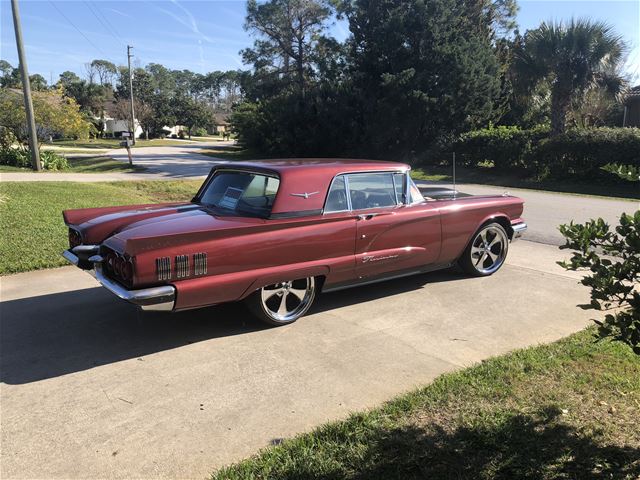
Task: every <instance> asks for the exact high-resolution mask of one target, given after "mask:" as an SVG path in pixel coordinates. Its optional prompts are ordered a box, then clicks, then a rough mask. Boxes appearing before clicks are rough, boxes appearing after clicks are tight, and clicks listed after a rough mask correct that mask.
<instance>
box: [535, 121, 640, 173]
mask: <svg viewBox="0 0 640 480" xmlns="http://www.w3.org/2000/svg"><path fill="white" fill-rule="evenodd" d="M535 156H536V161H537V162H538V163H539V164H540V165H542V166H545V167H546V168H548V169H549V173H550V174H551V175H552V176H561V175H565V174H567V173H568V174H571V175H576V176H580V177H595V176H598V174H599V173H600V169H601V168H602V167H604V166H605V165H607V164H608V163H611V162H616V163H621V164H629V165H638V164H640V129H639V128H585V129H576V130H570V131H568V132H566V133H563V134H560V135H556V136H554V137H551V138H548V139H546V140H543V141H542V142H540V145H539V146H538V147H537V149H536V152H535Z"/></svg>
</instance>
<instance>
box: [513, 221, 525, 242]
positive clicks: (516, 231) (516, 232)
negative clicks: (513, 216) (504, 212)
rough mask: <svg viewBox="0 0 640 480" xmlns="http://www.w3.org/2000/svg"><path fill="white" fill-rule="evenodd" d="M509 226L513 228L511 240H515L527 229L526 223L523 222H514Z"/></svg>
mask: <svg viewBox="0 0 640 480" xmlns="http://www.w3.org/2000/svg"><path fill="white" fill-rule="evenodd" d="M511 228H513V237H512V238H511V241H512V242H515V241H516V240H517V239H518V238H520V237H521V236H522V235H523V234H524V232H526V231H527V224H526V223H524V222H520V223H514V224H512V225H511Z"/></svg>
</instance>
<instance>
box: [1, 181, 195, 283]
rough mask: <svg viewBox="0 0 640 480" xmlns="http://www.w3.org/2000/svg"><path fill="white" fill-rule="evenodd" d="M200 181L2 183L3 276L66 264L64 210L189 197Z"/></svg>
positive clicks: (183, 199) (189, 198)
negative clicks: (63, 253)
mask: <svg viewBox="0 0 640 480" xmlns="http://www.w3.org/2000/svg"><path fill="white" fill-rule="evenodd" d="M201 183H202V182H201V181H148V182H145V181H141V182H105V183H102V182H100V183H74V182H24V183H22V182H4V183H0V231H2V232H3V234H2V235H0V275H5V274H8V273H16V272H25V271H29V270H35V269H40V268H50V267H58V266H62V265H66V264H67V262H65V261H64V259H63V258H62V257H61V256H60V255H61V253H62V251H63V250H64V249H66V248H67V247H68V240H67V228H66V226H65V225H64V223H63V221H62V214H61V212H62V210H65V209H69V208H89V207H102V206H109V205H128V204H141V203H160V202H173V201H189V200H191V198H192V197H193V195H194V194H195V192H196V191H197V189H198V187H199V186H200V184H201Z"/></svg>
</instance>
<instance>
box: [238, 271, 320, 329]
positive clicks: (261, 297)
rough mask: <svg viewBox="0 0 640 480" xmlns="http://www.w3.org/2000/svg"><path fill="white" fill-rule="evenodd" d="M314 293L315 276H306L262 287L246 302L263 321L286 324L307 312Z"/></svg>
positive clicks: (271, 323)
mask: <svg viewBox="0 0 640 480" xmlns="http://www.w3.org/2000/svg"><path fill="white" fill-rule="evenodd" d="M315 295H316V281H315V278H314V277H308V278H300V279H297V280H290V281H287V282H279V283H275V284H273V285H268V286H266V287H263V288H261V289H259V290H257V291H256V292H254V293H253V294H251V295H250V296H249V297H248V298H247V300H246V303H247V306H248V307H249V309H250V310H251V311H252V312H253V314H254V315H256V317H258V318H259V319H260V320H262V321H263V322H266V323H268V324H270V325H286V324H289V323H293V322H295V321H296V320H297V319H298V318H300V317H301V316H303V315H304V314H305V313H307V310H309V307H311V304H312V303H313V300H314V298H315Z"/></svg>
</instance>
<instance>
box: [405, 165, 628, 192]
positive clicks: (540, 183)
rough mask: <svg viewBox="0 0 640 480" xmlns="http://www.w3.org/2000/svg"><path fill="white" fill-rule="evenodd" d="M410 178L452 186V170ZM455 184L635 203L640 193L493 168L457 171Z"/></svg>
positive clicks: (609, 182) (603, 182) (612, 183)
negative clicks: (545, 178) (470, 184)
mask: <svg viewBox="0 0 640 480" xmlns="http://www.w3.org/2000/svg"><path fill="white" fill-rule="evenodd" d="M412 177H413V178H414V179H416V180H430V181H444V182H451V181H452V178H451V167H443V166H429V167H423V168H417V169H416V170H415V172H414V173H412ZM456 182H457V183H475V184H479V185H495V186H500V187H510V188H526V189H532V190H543V191H550V192H560V193H573V194H578V195H595V196H602V197H616V198H623V199H632V200H637V199H639V198H640V189H639V188H638V186H637V184H634V182H625V181H623V180H619V179H618V178H616V177H615V176H614V175H611V176H610V178H603V179H598V180H596V181H587V180H585V181H579V180H575V179H571V178H566V179H563V180H562V181H559V180H538V179H535V178H526V177H523V176H522V175H519V174H516V173H511V172H504V173H498V172H495V171H493V168H489V167H487V168H482V167H480V168H469V167H457V168H456Z"/></svg>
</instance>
